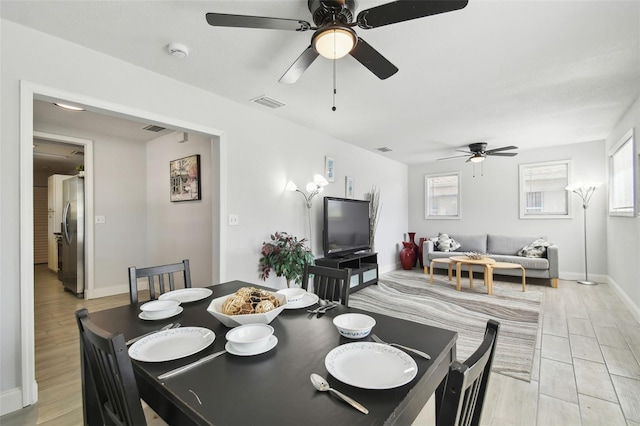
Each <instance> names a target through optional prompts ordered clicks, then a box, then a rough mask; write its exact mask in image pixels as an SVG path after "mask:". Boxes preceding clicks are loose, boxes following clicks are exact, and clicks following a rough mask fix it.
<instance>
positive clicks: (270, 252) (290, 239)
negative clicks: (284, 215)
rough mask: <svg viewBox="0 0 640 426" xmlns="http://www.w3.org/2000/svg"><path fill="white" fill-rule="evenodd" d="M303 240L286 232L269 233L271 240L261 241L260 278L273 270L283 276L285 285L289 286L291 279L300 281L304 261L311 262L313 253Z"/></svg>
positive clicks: (265, 277) (267, 276) (266, 276)
mask: <svg viewBox="0 0 640 426" xmlns="http://www.w3.org/2000/svg"><path fill="white" fill-rule="evenodd" d="M305 241H306V239H304V238H303V239H302V240H298V239H297V238H296V237H294V236H292V235H289V234H288V233H286V232H276V233H275V234H274V235H271V241H267V242H264V243H262V250H261V255H262V256H261V257H260V278H261V279H262V280H263V281H264V280H266V279H267V278H269V273H270V272H271V270H273V271H274V272H275V273H276V275H277V276H278V277H285V279H286V280H287V287H291V281H294V282H300V281H301V280H302V274H303V272H304V265H305V263H313V253H311V250H310V249H309V248H307V247H306V246H305V244H304V243H305Z"/></svg>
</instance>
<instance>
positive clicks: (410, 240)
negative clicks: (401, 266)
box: [407, 232, 420, 266]
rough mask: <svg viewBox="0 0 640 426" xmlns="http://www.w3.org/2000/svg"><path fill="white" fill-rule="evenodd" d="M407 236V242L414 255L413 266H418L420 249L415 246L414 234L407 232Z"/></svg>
mask: <svg viewBox="0 0 640 426" xmlns="http://www.w3.org/2000/svg"><path fill="white" fill-rule="evenodd" d="M407 234H409V242H410V243H411V244H412V245H413V251H414V252H415V254H416V260H414V261H413V266H416V265H417V264H418V259H419V258H420V248H419V247H418V245H417V244H416V233H415V232H407Z"/></svg>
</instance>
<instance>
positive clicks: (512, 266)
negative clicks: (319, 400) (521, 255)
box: [484, 262, 527, 294]
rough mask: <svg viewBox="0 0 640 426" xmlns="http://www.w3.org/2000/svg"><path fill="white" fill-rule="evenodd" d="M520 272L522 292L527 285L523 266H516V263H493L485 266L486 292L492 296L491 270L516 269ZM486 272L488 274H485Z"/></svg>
mask: <svg viewBox="0 0 640 426" xmlns="http://www.w3.org/2000/svg"><path fill="white" fill-rule="evenodd" d="M518 268H520V269H521V270H522V291H527V284H526V281H525V273H524V266H522V265H518V264H517V263H509V262H494V263H490V264H488V265H487V267H486V268H485V275H484V276H485V280H486V278H487V275H488V276H489V286H488V287H487V289H488V290H487V292H488V293H489V294H493V270H494V269H518ZM487 270H488V274H487Z"/></svg>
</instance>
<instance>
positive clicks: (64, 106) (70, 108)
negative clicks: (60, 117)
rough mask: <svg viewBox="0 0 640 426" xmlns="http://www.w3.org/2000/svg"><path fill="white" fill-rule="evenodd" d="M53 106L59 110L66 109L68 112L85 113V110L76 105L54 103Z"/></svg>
mask: <svg viewBox="0 0 640 426" xmlns="http://www.w3.org/2000/svg"><path fill="white" fill-rule="evenodd" d="M53 104H54V105H55V106H57V107H59V108H62V109H66V110H68V111H84V108H81V107H79V106H75V105H70V104H64V103H62V102H54V103H53Z"/></svg>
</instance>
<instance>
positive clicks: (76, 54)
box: [0, 21, 408, 412]
mask: <svg viewBox="0 0 640 426" xmlns="http://www.w3.org/2000/svg"><path fill="white" fill-rule="evenodd" d="M0 31H1V33H0V52H1V53H0V55H1V56H0V61H1V63H2V74H1V76H0V78H1V84H0V90H1V91H2V97H1V99H0V102H1V105H0V108H1V109H2V116H1V118H0V120H1V123H0V124H1V125H0V135H1V138H2V143H1V144H0V154H1V155H0V178H1V187H0V195H1V197H0V199H2V213H1V217H0V251H1V253H2V256H0V323H2V324H3V327H1V328H0V333H1V336H0V340H1V341H2V346H1V347H0V368H1V373H0V398H2V401H0V402H1V404H0V406H2V410H3V412H5V410H11V409H17V408H19V407H17V406H16V405H15V404H16V403H15V401H16V399H17V398H18V397H19V395H20V387H21V385H22V383H21V371H22V365H21V364H22V360H21V354H22V352H21V346H22V338H21V336H20V330H21V326H20V303H21V298H20V291H21V288H22V286H32V285H33V283H31V282H20V265H21V263H20V257H19V253H20V250H19V248H20V247H21V245H22V244H32V242H31V241H20V215H21V212H20V208H19V206H20V186H19V185H17V184H16V177H17V176H19V175H20V169H19V164H20V163H19V159H20V144H19V141H20V139H21V134H20V116H19V115H20V114H19V107H20V81H21V80H24V81H27V82H32V83H35V84H37V85H40V86H44V87H48V88H54V89H56V90H59V91H64V92H69V93H73V94H77V95H78V96H81V97H83V98H87V99H97V100H101V101H104V102H108V103H110V104H113V105H114V106H124V107H126V108H127V109H134V110H140V111H145V112H148V113H149V114H153V115H156V116H161V117H171V118H172V119H174V120H176V121H179V122H184V123H194V124H196V125H198V126H202V127H203V128H204V127H206V128H212V129H221V131H222V132H223V133H224V136H225V144H226V147H227V148H226V152H224V153H223V156H222V157H223V165H224V170H226V174H225V175H224V176H222V178H223V179H224V181H225V182H226V187H224V191H223V192H222V195H223V198H222V199H221V204H222V211H223V213H224V216H225V217H224V219H225V220H226V213H227V212H229V213H234V214H238V216H239V218H240V225H239V226H234V227H229V228H227V230H226V240H225V241H226V246H225V248H224V249H225V252H226V253H225V255H226V264H225V265H221V269H223V268H224V269H226V272H227V273H226V277H225V278H226V279H228V280H231V279H240V280H245V281H249V282H254V283H258V282H259V280H258V259H259V250H260V246H261V243H262V242H263V241H264V240H266V239H267V238H268V237H269V234H270V233H272V232H274V231H276V230H287V231H289V232H292V233H294V234H296V235H304V232H305V226H306V222H305V219H304V207H303V203H302V197H300V195H299V194H294V193H288V192H285V191H284V188H285V185H286V182H287V180H289V179H293V180H294V181H296V182H298V184H299V185H302V184H304V183H306V182H307V181H308V180H309V179H311V177H312V176H313V174H314V173H321V172H322V170H323V168H324V156H325V155H329V156H332V157H333V158H335V159H336V181H335V182H334V183H333V184H331V185H329V187H328V188H327V191H326V194H327V195H340V194H344V176H345V175H349V176H353V177H354V178H355V185H356V196H358V197H359V198H361V196H362V193H363V192H365V191H366V190H368V189H369V188H370V187H371V186H373V185H376V186H378V187H380V188H381V201H382V203H383V209H382V213H381V219H380V225H379V229H378V235H377V238H376V248H377V250H378V251H379V253H380V255H379V259H380V263H381V269H382V270H388V269H390V268H394V267H395V264H396V262H397V253H398V247H397V246H398V244H399V241H400V240H401V238H402V234H403V233H404V232H406V231H407V230H408V226H407V208H408V207H407V206H408V199H407V167H406V166H405V165H402V164H399V163H397V162H394V161H390V160H386V159H384V158H383V157H382V156H381V155H378V154H376V153H372V152H369V151H366V150H362V149H359V148H355V147H353V146H350V145H347V144H345V143H343V142H341V141H339V140H336V139H333V138H331V137H328V136H327V135H324V134H321V133H318V132H315V131H312V130H309V129H306V128H303V127H301V126H298V125H294V124H292V123H289V122H286V121H284V120H281V119H279V118H277V116H276V115H274V114H266V113H264V112H263V111H262V110H261V109H259V108H260V107H258V106H252V107H247V106H244V105H240V104H238V103H234V102H229V101H227V100H225V99H223V98H221V97H219V96H217V95H214V94H211V93H208V92H205V91H203V90H200V89H197V88H195V87H192V86H188V85H186V84H183V83H180V82H178V81H175V80H171V79H168V78H166V77H163V76H161V75H158V74H154V73H151V72H149V71H146V70H144V69H142V68H140V67H137V66H133V65H130V64H128V63H125V62H123V61H120V60H117V59H114V58H113V57H110V56H107V55H103V54H100V53H97V52H94V51H91V50H88V49H86V48H84V47H81V46H78V45H75V44H71V43H68V42H65V41H63V40H60V39H56V38H53V37H50V36H47V35H45V34H43V33H39V32H37V31H33V30H30V29H27V28H25V27H22V26H20V25H16V24H14V23H11V22H7V21H2V23H1V24H0ZM24 52H29V54H25V53H24ZM43 65H46V66H43ZM96 157H98V154H96ZM114 160H115V159H114ZM119 161H120V160H119V159H118V162H116V164H114V167H115V166H117V165H119V164H120V163H119ZM98 167H100V166H96V168H98ZM105 167H106V165H105ZM213 172H214V173H216V172H220V171H219V170H214V171H213ZM139 178H140V181H144V174H143V175H142V176H140V177H139ZM127 180H128V179H127ZM122 183H124V182H122ZM141 191H142V192H144V189H142V190H141ZM225 194H226V195H225ZM320 206H321V203H319V202H318V200H316V202H315V203H314V206H313V215H314V227H315V228H314V229H315V231H314V234H315V235H314V251H315V252H316V253H319V252H320V250H319V247H320V245H319V244H320V240H319V235H320V233H319V231H320V230H319V226H318V223H319V219H318V218H319V217H320V216H319V215H320V210H319V209H320ZM96 207H97V206H96ZM105 208H106V207H105ZM95 213H96V214H104V210H102V209H101V208H100V209H98V208H96V211H95ZM29 214H30V212H29ZM106 215H107V216H111V215H112V213H108V212H107V213H106ZM28 220H29V221H30V220H31V218H28ZM107 220H109V219H108V218H107ZM140 252H144V250H140ZM134 258H136V257H135V256H133V257H132V259H134ZM126 266H129V265H126ZM123 267H124V266H123V265H120V266H116V267H114V269H112V270H111V271H105V273H111V274H113V277H114V278H113V280H114V281H115V280H116V279H117V278H115V277H116V275H119V274H120V273H119V272H115V271H118V270H122V268H123ZM96 272H97V271H96ZM123 273H124V272H123ZM267 284H269V285H273V286H279V287H282V286H284V285H285V283H284V280H283V279H275V278H273V279H270V280H269V282H268V283H267ZM70 315H72V313H71V312H70ZM5 401H8V403H5ZM18 401H19V400H18ZM18 404H19V402H18Z"/></svg>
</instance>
